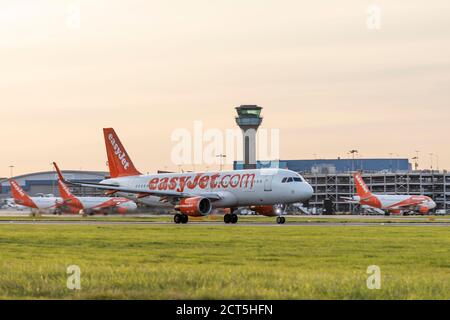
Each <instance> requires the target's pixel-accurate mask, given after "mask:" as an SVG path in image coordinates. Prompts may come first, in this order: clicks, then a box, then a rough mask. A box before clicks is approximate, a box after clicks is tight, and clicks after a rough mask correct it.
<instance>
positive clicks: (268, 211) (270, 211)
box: [251, 206, 283, 217]
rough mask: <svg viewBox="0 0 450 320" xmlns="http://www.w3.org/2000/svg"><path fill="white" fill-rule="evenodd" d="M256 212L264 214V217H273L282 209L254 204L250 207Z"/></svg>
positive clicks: (279, 213)
mask: <svg viewBox="0 0 450 320" xmlns="http://www.w3.org/2000/svg"><path fill="white" fill-rule="evenodd" d="M251 209H252V210H254V211H255V212H256V213H257V214H259V215H262V216H266V217H274V216H279V215H281V214H282V212H283V210H282V209H281V208H279V207H277V206H254V207H251Z"/></svg>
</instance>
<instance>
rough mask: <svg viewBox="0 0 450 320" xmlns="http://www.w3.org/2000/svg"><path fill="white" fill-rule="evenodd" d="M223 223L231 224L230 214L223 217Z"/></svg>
mask: <svg viewBox="0 0 450 320" xmlns="http://www.w3.org/2000/svg"><path fill="white" fill-rule="evenodd" d="M223 222H225V223H231V214H226V215H224V216H223Z"/></svg>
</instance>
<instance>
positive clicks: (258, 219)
mask: <svg viewBox="0 0 450 320" xmlns="http://www.w3.org/2000/svg"><path fill="white" fill-rule="evenodd" d="M449 218H450V217H449V216H413V217H408V216H404V217H383V216H379V217H369V216H367V217H365V218H360V217H352V216H349V217H327V216H321V217H316V216H308V217H306V216H288V217H286V220H287V222H288V223H289V222H312V223H327V222H332V223H351V222H354V223H378V224H379V223H399V222H408V223H439V222H450V220H449ZM189 219H190V221H194V222H211V221H213V222H222V221H223V216H221V215H210V216H207V217H202V218H193V217H190V218H189ZM61 220H64V221H109V222H173V216H172V215H165V216H158V215H148V216H140V217H132V216H131V217H130V216H129V217H127V216H119V215H112V216H102V215H95V216H90V217H81V216H79V215H73V216H70V215H64V216H48V215H47V216H35V217H31V216H28V215H24V216H10V217H7V216H3V217H1V216H0V221H61ZM239 221H240V222H244V223H246V222H248V223H270V224H273V223H274V222H275V218H274V217H264V216H239Z"/></svg>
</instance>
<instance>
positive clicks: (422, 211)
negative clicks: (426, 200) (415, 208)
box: [419, 206, 430, 214]
mask: <svg viewBox="0 0 450 320" xmlns="http://www.w3.org/2000/svg"><path fill="white" fill-rule="evenodd" d="M419 212H420V213H421V214H428V212H430V209H429V208H428V207H425V206H420V207H419Z"/></svg>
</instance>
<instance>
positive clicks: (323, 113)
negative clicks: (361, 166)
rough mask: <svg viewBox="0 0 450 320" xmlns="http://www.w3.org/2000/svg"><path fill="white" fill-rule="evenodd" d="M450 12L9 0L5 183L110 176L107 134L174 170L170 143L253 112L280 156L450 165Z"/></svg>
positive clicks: (4, 20) (399, 6)
mask: <svg viewBox="0 0 450 320" xmlns="http://www.w3.org/2000/svg"><path fill="white" fill-rule="evenodd" d="M374 5H375V7H374ZM371 8H379V9H380V11H379V13H380V15H376V13H373V11H371V10H372V9H371ZM374 14H375V15H374ZM449 16H450V2H449V1H448V0H431V1H421V0H396V1H387V0H379V1H375V2H374V1H365V0H342V1H339V2H336V1H325V0H319V1H303V0H278V1H275V0H273V1H272V0H270V1H269V0H239V1H238V0H226V1H225V0H221V1H219V0H191V1H185V0H167V1H152V0H143V1H138V0H129V1H119V0H95V1H94V0H89V1H87V0H86V1H84V0H81V1H75V0H70V1H69V0H29V1H25V0H14V1H12V0H11V1H9V0H0V40H1V41H0V99H1V100H0V124H1V139H0V146H1V151H2V152H1V156H0V177H1V176H9V175H10V168H9V166H11V165H13V166H14V169H13V174H14V175H19V174H25V173H29V172H34V171H46V170H51V165H50V163H51V162H52V161H57V162H58V163H59V164H60V167H62V168H64V169H83V170H105V169H106V166H105V161H106V155H105V151H104V143H103V136H102V131H101V129H102V128H103V127H114V128H115V129H116V131H117V132H118V134H119V136H120V138H121V140H122V142H124V144H125V145H126V148H127V150H128V152H129V154H130V156H131V157H132V159H133V161H134V163H135V165H136V167H138V168H139V169H140V170H141V171H142V172H154V171H155V170H158V169H162V170H164V169H166V170H177V165H176V164H174V163H173V161H172V158H171V151H172V149H173V147H174V142H173V141H171V135H172V133H173V132H174V131H175V130H178V129H182V128H185V129H187V130H193V126H194V121H202V123H203V126H204V128H205V129H220V130H225V129H234V128H235V127H236V125H235V120H234V116H235V110H234V107H236V106H238V105H241V104H257V105H260V106H262V107H263V108H264V109H263V117H264V120H263V125H262V128H263V129H279V130H280V152H279V153H280V154H279V156H280V158H282V159H311V158H336V157H349V155H348V151H349V150H352V149H357V150H359V155H358V156H359V157H366V158H367V157H380V158H389V157H391V156H400V157H407V158H412V157H414V156H415V151H416V150H418V151H420V153H419V155H420V166H421V167H422V168H429V167H430V166H431V159H433V163H434V166H435V167H436V165H437V162H439V166H440V168H441V169H442V168H448V169H450V148H449V147H448V145H449V144H448V132H449V130H448V125H449V123H450V20H449V19H448V17H449ZM368 21H369V24H368ZM373 21H375V24H374V23H373ZM431 153H433V154H435V156H430V154H431ZM204 168H205V166H202V165H198V166H197V169H202V170H203V169H204ZM214 168H215V167H214V166H213V167H211V168H210V169H214ZM184 169H186V170H190V169H192V167H189V166H186V167H185V168H184Z"/></svg>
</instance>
